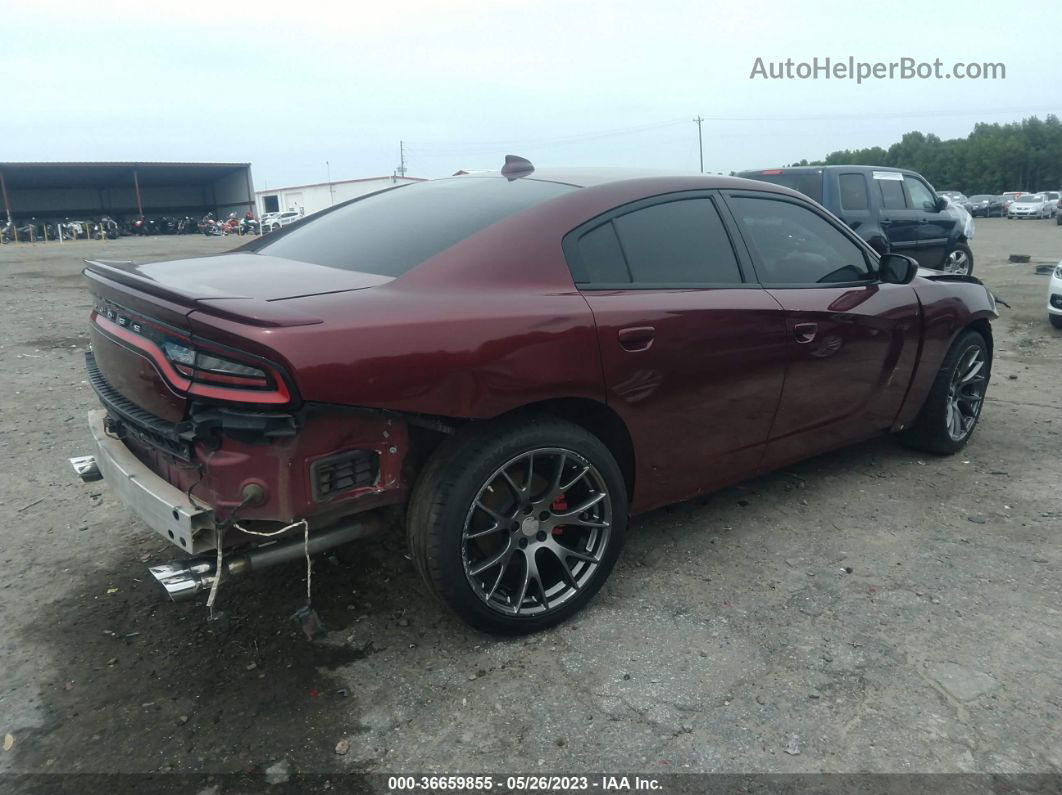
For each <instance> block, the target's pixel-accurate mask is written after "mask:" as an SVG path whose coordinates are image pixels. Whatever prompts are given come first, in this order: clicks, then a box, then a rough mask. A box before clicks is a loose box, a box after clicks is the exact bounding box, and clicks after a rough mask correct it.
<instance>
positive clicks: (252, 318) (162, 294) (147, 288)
mask: <svg viewBox="0 0 1062 795" xmlns="http://www.w3.org/2000/svg"><path fill="white" fill-rule="evenodd" d="M134 264H135V263H133V262H131V261H128V260H125V261H114V260H85V268H84V269H83V270H82V271H81V272H82V273H83V274H84V276H85V278H86V279H88V280H89V282H90V283H94V284H96V285H99V286H102V287H104V288H105V289H109V290H112V291H113V290H117V291H118V292H120V293H127V292H129V291H133V292H134V293H139V294H140V296H139V297H140V298H141V299H143V297H144V296H145V295H147V296H150V297H152V298H157V299H160V300H162V301H165V302H167V303H169V304H171V305H173V304H176V305H177V306H178V307H180V308H181V309H183V310H187V311H184V312H183V314H184V315H185V316H187V315H190V314H191V313H192V312H202V313H203V314H207V315H212V316H214V317H219V318H222V319H225V320H234V321H236V322H238V323H244V324H247V325H251V326H261V327H264V328H270V327H284V326H313V325H316V324H318V323H322V322H324V321H322V320H321V318H319V317H314V316H312V315H307V314H305V313H303V312H299V311H298V310H295V309H292V308H290V307H288V306H286V305H284V304H283V303H281V302H272V301H264V300H262V299H260V298H244V297H229V298H226V297H220V298H204V297H202V296H196V295H195V294H194V293H190V292H187V291H184V290H181V289H179V288H176V287H171V286H168V285H162V284H159V283H158V282H156V281H154V280H153V279H149V278H147V277H145V276H141V275H139V274H137V273H135V272H133V271H132V270H131V269H130V267H129V266H132V265H134Z"/></svg>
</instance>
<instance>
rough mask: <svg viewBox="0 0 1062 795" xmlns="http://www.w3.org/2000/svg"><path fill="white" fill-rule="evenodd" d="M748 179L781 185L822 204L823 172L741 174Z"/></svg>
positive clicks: (751, 172)
mask: <svg viewBox="0 0 1062 795" xmlns="http://www.w3.org/2000/svg"><path fill="white" fill-rule="evenodd" d="M741 176H742V177H745V178H746V179H758V180H759V181H760V182H770V183H771V184H773V185H781V186H782V187H784V188H791V189H792V190H795V191H800V192H801V193H803V194H804V195H805V196H807V197H809V198H811V199H814V200H815V201H817V202H819V203H820V204H821V203H822V172H821V171H780V172H776V171H771V172H769V173H766V174H765V173H764V172H762V171H744V172H742V173H741Z"/></svg>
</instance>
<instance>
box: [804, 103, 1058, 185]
mask: <svg viewBox="0 0 1062 795" xmlns="http://www.w3.org/2000/svg"><path fill="white" fill-rule="evenodd" d="M793 165H794V166H823V165H828V166H834V165H864V166H891V167H894V168H908V169H911V170H912V171H917V172H918V173H920V174H921V175H922V176H924V177H925V178H926V179H927V180H929V182H930V184H931V185H933V187H935V188H936V189H937V190H958V191H962V192H963V193H965V194H966V195H967V196H973V195H975V194H979V193H989V194H993V195H995V194H999V193H1002V192H1003V191H1012V190H1021V191H1041V190H1059V189H1062V122H1059V119H1058V117H1057V116H1055V115H1049V116H1047V117H1046V118H1045V119H1044V120H1042V121H1041V120H1040V119H1038V118H1036V117H1035V116H1033V117H1031V118H1028V119H1023V120H1022V121H1020V122H1011V123H1008V124H998V123H997V124H984V123H982V124H977V125H976V126H975V127H974V129H973V132H972V133H970V134H969V135H968V136H966V137H965V138H952V139H949V140H941V139H940V138H938V137H937V136H936V135H933V134H932V133H930V134H928V135H927V134H925V133H921V132H909V133H907V134H906V135H904V136H903V138H902V139H900V141H899V142H898V143H894V144H893V145H892V146H890V147H889V148H888V149H882V148H881V147H880V146H872V147H870V148H868V149H842V150H840V151H838V152H831V153H830V154H828V155H826V159H825V160H814V161H811V162H808V161H807V160H801V161H800V162H799V163H793Z"/></svg>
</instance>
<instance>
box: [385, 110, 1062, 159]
mask: <svg viewBox="0 0 1062 795" xmlns="http://www.w3.org/2000/svg"><path fill="white" fill-rule="evenodd" d="M1053 110H1055V108H1053V107H1047V106H1037V107H1011V108H994V109H985V108H982V109H980V110H978V109H963V110H956V111H936V110H933V111H909V112H906V113H904V112H896V111H892V112H883V113H832V114H773V115H756V116H724V115H718V116H700V115H698V117H697V118H696V119H694V121H695V122H697V126H698V133H700V132H701V125H702V124H703V122H706V121H710V122H806V121H839V120H843V119H894V120H903V119H914V118H951V117H976V116H997V115H1009V114H1014V113H1035V112H1041V111H1046V112H1051V111H1053ZM685 123H686V121H685V120H682V119H672V120H669V121H662V122H654V123H650V124H642V125H636V126H631V127H621V128H615V129H611V130H599V131H597V132H585V133H578V134H573V135H565V136H558V137H554V138H540V139H537V140H535V139H523V140H520V139H509V140H499V141H476V142H463V143H447V142H431V141H421V142H413V144H412V146H410V145H406V149H407V150H410V151H416V152H417V154H419V155H421V156H423V157H426V158H437V157H448V156H475V155H485V154H494V153H496V152H497V151H498V150H499V149H504V148H508V149H529V148H533V147H541V146H563V145H566V144H574V143H582V142H584V141H592V140H598V139H601V138H611V137H615V136H622V135H635V134H639V133H645V132H650V131H654V130H660V129H664V128H667V127H674V126H676V125H680V124H685ZM701 140H702V141H703V136H702V138H701Z"/></svg>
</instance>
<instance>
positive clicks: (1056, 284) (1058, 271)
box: [1047, 222, 1062, 328]
mask: <svg viewBox="0 0 1062 795" xmlns="http://www.w3.org/2000/svg"><path fill="white" fill-rule="evenodd" d="M1060 223H1062V222H1060ZM1047 319H1048V320H1050V321H1051V325H1052V326H1054V327H1055V328H1062V261H1060V262H1059V263H1058V265H1056V266H1055V269H1054V271H1053V272H1052V273H1051V281H1050V283H1049V284H1048V285H1047Z"/></svg>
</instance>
